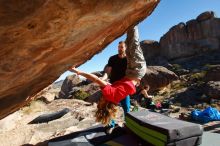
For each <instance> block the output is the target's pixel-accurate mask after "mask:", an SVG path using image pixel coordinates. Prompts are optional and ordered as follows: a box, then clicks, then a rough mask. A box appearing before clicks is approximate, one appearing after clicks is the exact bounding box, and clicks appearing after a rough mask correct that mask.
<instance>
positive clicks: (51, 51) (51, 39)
mask: <svg viewBox="0 0 220 146" xmlns="http://www.w3.org/2000/svg"><path fill="white" fill-rule="evenodd" d="M158 3H159V0H111V1H110V0H102V1H97V0H83V1H78V0H62V1H51V0H31V1H30V0H21V1H7V0H0V11H1V12H0V20H1V21H0V119H1V118H3V117H5V116H7V115H8V114H9V113H11V112H13V111H16V110H17V109H19V108H20V107H21V106H23V105H24V104H25V103H28V102H29V101H30V100H31V98H30V97H31V96H33V95H34V94H36V93H37V92H39V91H40V90H42V89H43V88H45V87H46V86H48V85H50V84H51V83H52V82H54V81H55V80H56V79H57V78H58V77H59V75H61V74H62V73H63V72H64V71H66V70H68V69H69V67H70V66H72V65H76V66H79V65H81V64H82V63H84V62H86V61H87V60H89V59H90V58H91V57H92V56H94V55H95V54H97V53H98V52H100V51H101V50H103V48H105V46H107V45H108V44H109V43H111V42H112V41H113V40H115V39H116V38H117V37H119V36H121V35H122V34H123V33H125V31H126V30H127V29H128V27H130V26H131V25H134V24H137V23H138V22H140V21H141V20H143V19H144V18H146V17H147V16H149V15H150V14H151V13H152V11H153V10H154V8H155V7H156V6H157V4H158Z"/></svg>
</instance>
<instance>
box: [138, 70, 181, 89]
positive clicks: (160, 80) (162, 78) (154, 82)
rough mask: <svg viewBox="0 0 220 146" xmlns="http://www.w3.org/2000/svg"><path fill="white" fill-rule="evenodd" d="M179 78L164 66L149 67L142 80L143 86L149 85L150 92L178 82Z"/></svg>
mask: <svg viewBox="0 0 220 146" xmlns="http://www.w3.org/2000/svg"><path fill="white" fill-rule="evenodd" d="M177 79H178V76H177V75H176V74H175V73H174V72H172V71H170V70H168V69H167V68H165V67H162V66H148V67H147V71H146V74H145V76H144V77H143V78H142V80H141V86H145V85H149V86H150V91H155V90H159V89H161V88H163V87H166V86H167V85H169V84H170V83H171V82H172V81H174V80H177Z"/></svg>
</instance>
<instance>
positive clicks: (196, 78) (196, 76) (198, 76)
mask: <svg viewBox="0 0 220 146" xmlns="http://www.w3.org/2000/svg"><path fill="white" fill-rule="evenodd" d="M206 73H207V72H206V71H201V72H198V73H194V74H191V76H190V80H192V81H201V80H202V79H203V78H204V76H205V75H206Z"/></svg>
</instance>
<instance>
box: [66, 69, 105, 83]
mask: <svg viewBox="0 0 220 146" xmlns="http://www.w3.org/2000/svg"><path fill="white" fill-rule="evenodd" d="M70 71H72V72H74V73H76V74H77V75H81V76H83V77H85V78H87V79H89V80H91V81H92V82H95V83H97V84H99V86H100V87H105V86H106V85H107V84H109V83H108V82H106V81H103V80H102V79H100V78H99V77H98V76H96V75H94V74H90V73H85V72H83V71H80V70H78V69H76V68H75V67H72V68H71V69H70Z"/></svg>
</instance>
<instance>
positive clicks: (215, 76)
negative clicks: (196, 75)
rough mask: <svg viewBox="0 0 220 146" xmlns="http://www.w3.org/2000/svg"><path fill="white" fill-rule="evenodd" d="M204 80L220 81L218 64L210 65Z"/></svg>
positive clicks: (219, 66)
mask: <svg viewBox="0 0 220 146" xmlns="http://www.w3.org/2000/svg"><path fill="white" fill-rule="evenodd" d="M204 79H205V81H220V65H215V66H213V67H211V68H210V69H209V70H208V71H207V73H206V75H205V77H204Z"/></svg>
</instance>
